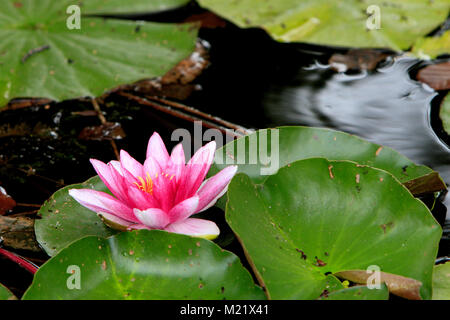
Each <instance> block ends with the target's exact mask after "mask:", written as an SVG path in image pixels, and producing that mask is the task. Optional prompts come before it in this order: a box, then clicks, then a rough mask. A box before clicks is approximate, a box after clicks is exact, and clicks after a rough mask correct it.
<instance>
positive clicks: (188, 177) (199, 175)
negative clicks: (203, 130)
mask: <svg viewBox="0 0 450 320" xmlns="http://www.w3.org/2000/svg"><path fill="white" fill-rule="evenodd" d="M215 151H216V142H215V141H211V142H209V143H207V144H206V145H204V146H203V147H201V148H200V149H198V151H197V152H196V153H195V154H194V156H193V157H192V158H191V159H190V160H189V162H188V164H187V165H186V168H185V170H184V173H183V178H182V180H181V181H180V184H179V187H178V191H177V196H176V200H175V202H179V201H182V200H183V199H186V198H189V197H191V196H192V195H194V194H195V193H196V192H197V190H198V188H199V187H200V185H201V184H202V181H203V180H204V179H205V176H206V174H207V173H208V171H209V168H210V167H211V164H212V162H213V158H214V152H215Z"/></svg>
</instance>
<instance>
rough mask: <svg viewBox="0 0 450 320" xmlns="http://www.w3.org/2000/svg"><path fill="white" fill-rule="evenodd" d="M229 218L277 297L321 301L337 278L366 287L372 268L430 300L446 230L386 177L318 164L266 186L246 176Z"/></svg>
mask: <svg viewBox="0 0 450 320" xmlns="http://www.w3.org/2000/svg"><path fill="white" fill-rule="evenodd" d="M226 219H227V222H228V223H229V224H230V226H231V228H232V229H233V231H234V232H235V234H236V235H237V237H238V238H239V239H240V241H241V243H242V244H243V247H244V249H245V251H246V254H247V256H248V257H249V259H250V261H251V264H252V265H253V266H254V271H255V273H256V274H257V276H258V278H259V280H260V282H261V284H264V286H265V287H266V289H267V294H268V295H269V297H271V298H273V299H316V298H318V297H319V295H321V293H322V292H323V291H324V283H325V279H326V274H328V273H332V274H336V275H338V276H339V277H343V278H347V279H350V280H352V281H354V282H361V283H363V284H365V283H366V281H367V279H364V275H367V276H366V278H367V277H369V276H370V274H368V273H366V270H367V268H368V267H371V266H378V267H379V269H380V272H381V274H380V280H381V282H386V284H387V285H388V287H389V289H390V291H391V292H393V293H395V294H398V295H401V296H403V297H407V298H413V299H419V298H423V299H430V298H431V277H432V270H433V264H434V259H435V258H436V254H437V249H438V243H439V239H440V237H441V234H442V229H441V227H440V225H439V224H438V223H437V222H436V220H435V219H434V217H433V216H432V215H431V213H430V211H429V210H428V208H427V207H426V206H425V205H424V204H423V203H422V202H421V201H420V200H417V199H415V198H414V197H413V196H412V195H411V193H410V192H409V191H408V190H407V189H406V188H405V187H404V186H403V185H402V184H400V183H399V182H398V180H397V179H395V178H394V177H393V176H392V175H391V174H389V173H388V172H386V171H383V170H379V169H375V168H371V167H367V166H361V165H359V164H356V163H354V162H350V161H329V160H326V159H323V158H315V159H306V160H301V161H296V162H294V163H292V164H289V165H287V166H285V167H283V168H281V169H280V170H279V171H278V173H277V174H275V175H272V176H270V177H269V178H268V179H267V180H265V181H264V182H263V183H262V184H254V183H253V182H252V180H251V179H250V178H249V177H248V176H246V175H244V174H239V175H237V176H235V178H234V179H233V180H232V182H231V184H230V186H229V189H228V202H227V207H226Z"/></svg>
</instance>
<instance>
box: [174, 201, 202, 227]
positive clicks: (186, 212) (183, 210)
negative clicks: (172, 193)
mask: <svg viewBox="0 0 450 320" xmlns="http://www.w3.org/2000/svg"><path fill="white" fill-rule="evenodd" d="M198 202H199V197H198V196H193V197H191V198H189V199H186V200H184V201H182V202H180V203H178V204H177V205H176V206H175V207H173V208H172V209H171V210H170V211H169V217H170V221H171V222H175V221H182V220H185V219H187V218H189V217H190V216H192V215H193V214H194V213H195V212H197V207H198Z"/></svg>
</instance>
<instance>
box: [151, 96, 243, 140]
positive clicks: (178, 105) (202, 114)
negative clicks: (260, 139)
mask: <svg viewBox="0 0 450 320" xmlns="http://www.w3.org/2000/svg"><path fill="white" fill-rule="evenodd" d="M146 98H147V99H149V100H155V101H158V102H161V103H164V104H166V105H168V106H171V107H173V108H177V109H181V110H184V111H187V112H191V113H192V114H195V115H198V116H200V117H203V118H205V119H207V120H210V121H213V122H216V123H218V124H220V125H222V126H224V127H226V128H230V129H233V130H236V131H238V132H241V133H242V134H244V135H246V134H249V133H250V132H249V131H248V129H246V128H244V127H242V126H239V125H237V124H234V123H231V122H229V121H226V120H223V119H221V118H219V117H216V116H213V115H210V114H208V113H205V112H203V111H200V110H198V109H195V108H193V107H189V106H185V105H183V104H181V103H177V102H174V101H169V100H166V99H162V98H158V97H155V96H152V97H151V96H146Z"/></svg>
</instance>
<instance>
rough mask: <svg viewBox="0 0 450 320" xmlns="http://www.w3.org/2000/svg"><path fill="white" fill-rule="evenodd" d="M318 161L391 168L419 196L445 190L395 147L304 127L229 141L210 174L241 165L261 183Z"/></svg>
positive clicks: (265, 131)
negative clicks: (301, 164) (301, 163)
mask: <svg viewBox="0 0 450 320" xmlns="http://www.w3.org/2000/svg"><path fill="white" fill-rule="evenodd" d="M258 155H259V156H258ZM313 157H323V158H327V159H330V160H351V161H354V162H357V163H359V164H361V165H368V166H371V167H375V168H380V169H383V170H386V171H388V172H390V173H391V174H393V175H394V176H395V177H396V178H397V179H398V180H400V182H402V183H403V184H405V186H406V187H407V188H408V189H409V190H410V191H411V192H412V193H413V194H414V195H420V194H424V193H431V192H436V191H441V190H444V189H446V185H445V183H444V181H443V180H442V179H441V177H440V176H439V174H438V173H437V172H435V171H433V170H432V169H430V168H428V167H426V166H420V165H416V164H414V163H413V162H412V161H411V160H409V159H408V158H406V157H404V156H403V155H401V154H399V153H398V152H397V151H395V150H393V149H391V148H388V147H383V146H380V145H378V144H374V143H371V142H368V141H366V140H363V139H361V138H358V137H356V136H354V135H350V134H347V133H344V132H339V131H335V130H330V129H320V128H310V127H300V126H289V127H279V128H275V129H263V130H259V131H257V132H255V133H253V134H251V135H248V136H245V137H242V138H240V139H237V140H235V141H232V142H230V143H229V144H227V145H225V146H224V147H222V148H220V149H218V150H217V151H216V154H215V158H214V165H213V166H212V168H211V170H210V172H209V175H213V174H216V173H217V172H218V171H219V170H221V169H222V168H224V167H226V166H227V165H230V164H237V165H238V167H239V169H238V172H243V173H245V174H247V175H248V176H249V177H250V178H251V179H252V180H253V181H254V182H256V183H260V182H262V181H264V180H265V179H266V178H267V177H268V176H269V175H270V174H273V173H275V172H276V170H277V169H278V168H279V167H282V166H285V165H287V164H288V163H291V162H294V161H296V160H302V159H307V158H313Z"/></svg>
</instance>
